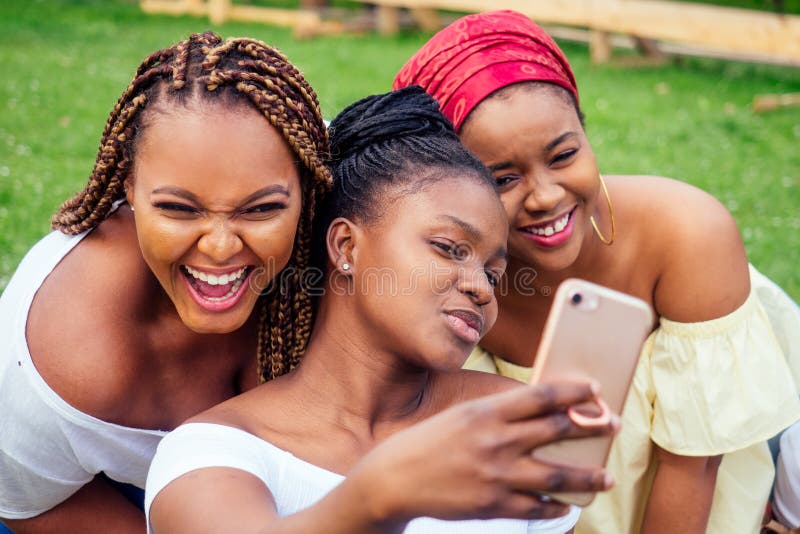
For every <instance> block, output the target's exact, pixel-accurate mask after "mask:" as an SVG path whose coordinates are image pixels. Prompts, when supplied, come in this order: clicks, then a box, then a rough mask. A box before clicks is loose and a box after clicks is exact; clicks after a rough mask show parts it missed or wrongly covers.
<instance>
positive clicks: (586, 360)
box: [531, 278, 653, 506]
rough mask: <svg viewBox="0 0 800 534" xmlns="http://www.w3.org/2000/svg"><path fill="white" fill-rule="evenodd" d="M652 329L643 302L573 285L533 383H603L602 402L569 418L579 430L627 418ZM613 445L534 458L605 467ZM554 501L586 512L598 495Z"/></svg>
mask: <svg viewBox="0 0 800 534" xmlns="http://www.w3.org/2000/svg"><path fill="white" fill-rule="evenodd" d="M652 326H653V313H652V311H651V310H650V307H649V306H648V305H647V303H646V302H644V301H643V300H641V299H638V298H636V297H632V296H630V295H627V294H625V293H622V292H619V291H615V290H612V289H609V288H606V287H603V286H600V285H597V284H593V283H591V282H587V281H585V280H580V279H577V278H571V279H567V280H565V281H564V282H562V284H561V285H560V286H559V287H558V290H557V291H556V293H555V296H554V301H553V306H552V308H551V309H550V313H549V315H548V317H547V321H546V322H545V326H544V331H543V332H542V340H541V343H540V344H539V349H538V351H537V353H536V358H535V360H534V365H533V376H532V378H531V382H532V383H554V382H576V381H577V382H586V381H594V382H597V383H598V384H599V385H600V398H598V399H595V401H594V402H593V403H585V404H582V405H579V406H573V407H570V408H569V409H568V410H567V416H568V417H569V418H570V419H571V420H572V422H573V423H575V424H576V425H578V426H583V427H592V426H603V425H606V424H608V421H609V418H610V417H611V413H612V412H613V413H621V412H622V409H623V407H624V405H625V399H626V397H627V395H628V389H629V388H630V384H631V380H632V379H633V373H634V370H635V369H636V364H637V362H638V360H639V353H640V352H641V349H642V344H643V343H644V340H645V338H646V337H647V335H648V334H649V332H650V331H651V329H652ZM612 440H613V436H600V437H592V438H581V439H575V440H562V441H559V442H555V443H551V444H549V445H545V446H543V447H539V448H537V449H535V450H534V451H533V455H534V457H536V458H537V459H539V460H543V461H546V462H550V463H553V464H563V465H571V466H581V467H603V466H605V464H606V461H607V459H608V453H609V451H610V450H611V443H612ZM612 474H613V473H612ZM552 497H553V498H556V499H558V500H561V501H563V502H569V503H572V504H577V505H580V506H586V505H587V504H589V503H590V502H591V501H592V500H593V499H594V493H565V494H555V495H552Z"/></svg>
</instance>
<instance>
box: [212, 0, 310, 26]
mask: <svg viewBox="0 0 800 534" xmlns="http://www.w3.org/2000/svg"><path fill="white" fill-rule="evenodd" d="M228 19H229V20H236V21H239V22H261V23H263V24H274V25H275V26H285V27H288V28H295V27H298V26H303V27H309V26H315V25H319V24H321V22H322V21H321V19H320V16H319V13H317V12H316V11H313V10H304V9H281V8H273V7H258V6H246V5H237V4H233V5H232V6H231V8H230V12H229V13H228Z"/></svg>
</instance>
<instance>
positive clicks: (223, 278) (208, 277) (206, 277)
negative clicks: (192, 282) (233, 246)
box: [184, 265, 245, 298]
mask: <svg viewBox="0 0 800 534" xmlns="http://www.w3.org/2000/svg"><path fill="white" fill-rule="evenodd" d="M184 267H186V272H188V273H189V274H190V275H192V276H193V277H195V278H197V279H198V280H202V281H203V282H206V283H207V284H209V285H212V286H221V285H225V284H229V283H231V282H233V281H234V280H235V281H237V283H241V277H242V275H243V274H244V271H245V268H244V267H242V268H241V269H239V270H238V271H235V272H232V273H226V274H221V275H219V276H217V275H215V274H208V273H204V272H202V271H198V270H196V269H192V268H191V267H189V266H188V265H184ZM222 298H224V297H222Z"/></svg>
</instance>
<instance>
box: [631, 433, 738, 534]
mask: <svg viewBox="0 0 800 534" xmlns="http://www.w3.org/2000/svg"><path fill="white" fill-rule="evenodd" d="M656 456H657V458H658V462H659V465H658V468H657V471H656V476H655V479H654V480H653V487H652V489H651V491H650V499H649V500H648V501H647V508H646V509H645V514H644V522H643V523H642V532H643V533H645V534H660V533H665V534H666V533H671V532H683V533H686V534H693V533H698V534H702V533H704V532H705V531H706V525H707V523H708V515H709V512H710V510H711V502H712V499H713V496H714V486H715V484H716V482H717V470H718V468H719V464H720V462H721V461H722V456H710V457H709V456H700V457H690V456H678V455H676V454H672V453H670V452H667V451H665V450H664V449H662V448H661V447H658V446H656Z"/></svg>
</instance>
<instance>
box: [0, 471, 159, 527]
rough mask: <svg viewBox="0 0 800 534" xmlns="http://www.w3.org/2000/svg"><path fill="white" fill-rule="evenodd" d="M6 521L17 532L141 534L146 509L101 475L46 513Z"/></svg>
mask: <svg viewBox="0 0 800 534" xmlns="http://www.w3.org/2000/svg"><path fill="white" fill-rule="evenodd" d="M4 521H5V523H6V524H7V525H8V527H9V528H10V529H11V530H13V531H14V532H15V533H16V534H49V533H53V534H56V533H58V534H68V533H71V532H74V533H76V534H77V533H84V534H92V533H97V534H101V533H105V532H114V533H115V534H117V533H119V534H127V533H131V534H142V532H144V531H145V519H144V513H143V512H142V511H141V510H139V509H138V508H137V507H136V506H134V505H133V504H131V502H130V501H128V500H127V499H126V498H125V497H124V496H122V494H120V493H119V492H118V491H117V490H116V489H114V488H113V487H111V486H110V485H109V484H108V483H107V482H106V481H104V480H102V479H100V478H95V480H93V481H92V482H90V483H89V484H87V485H85V486H84V487H82V488H81V489H80V490H78V491H77V492H76V493H75V494H74V495H72V496H71V497H70V498H69V499H67V500H66V501H64V502H62V503H61V504H59V505H58V506H56V507H55V508H53V509H51V510H48V511H47V512H44V513H43V514H40V515H37V516H36V517H31V518H28V519H16V520H4Z"/></svg>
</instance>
